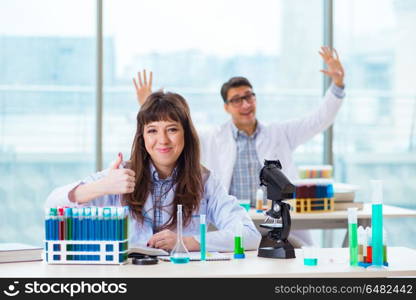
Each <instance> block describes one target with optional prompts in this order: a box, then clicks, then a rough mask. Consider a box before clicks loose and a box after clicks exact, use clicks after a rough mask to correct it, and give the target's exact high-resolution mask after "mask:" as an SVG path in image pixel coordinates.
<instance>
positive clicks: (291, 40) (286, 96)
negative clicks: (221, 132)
mask: <svg viewBox="0 0 416 300" xmlns="http://www.w3.org/2000/svg"><path fill="white" fill-rule="evenodd" d="M305 24H308V26H305ZM294 32H296V34H293V33H294ZM104 36H105V41H106V43H105V50H104V53H106V57H105V61H104V69H105V72H106V78H107V80H106V81H105V95H104V97H105V99H104V155H105V163H104V165H105V166H106V165H108V164H109V163H110V162H111V161H112V160H114V159H115V157H116V155H117V153H118V152H119V151H120V150H122V151H123V153H124V154H125V157H129V155H130V147H131V144H132V141H133V137H134V133H135V129H136V128H135V126H136V124H135V123H136V114H137V111H138V104H137V101H136V99H135V93H134V88H133V84H132V78H133V76H135V75H136V74H137V71H139V70H142V69H147V70H152V71H153V73H154V82H153V83H154V84H153V86H154V90H156V89H159V88H165V89H167V90H170V91H174V92H178V93H180V94H182V95H183V96H184V97H185V99H187V101H188V103H189V104H190V107H191V111H192V117H193V121H194V123H195V124H196V126H197V127H198V128H199V129H202V130H203V129H207V128H211V127H213V126H216V125H220V124H221V123H223V122H225V121H227V120H229V116H228V115H227V114H226V112H225V111H224V109H223V100H222V99H221V95H220V88H221V85H222V83H223V82H225V81H227V80H228V79H229V78H230V77H232V76H245V77H247V78H248V79H249V80H250V81H251V82H252V84H253V88H254V91H255V92H256V95H257V103H258V105H257V113H258V118H259V119H260V120H261V121H262V122H272V121H282V120H288V119H292V118H297V117H299V116H303V115H305V114H307V112H308V111H309V110H310V109H311V108H314V107H316V105H317V104H318V103H319V102H320V101H321V95H322V91H321V89H322V88H321V82H322V76H321V73H320V72H319V70H320V69H321V68H322V61H321V58H320V56H319V55H318V50H319V48H320V46H321V44H322V1H320V0H319V1H317V0H315V1H300V2H299V1H296V2H293V1H274V0H262V1H260V2H253V1H247V0H244V1H241V0H238V1H237V0H233V1H221V0H213V1H208V2H198V1H191V0H180V1H174V2H167V1H161V0H157V1H151V2H149V1H148V2H145V1H133V0H132V1H123V2H122V5H121V2H119V1H105V2H104ZM288 104H290V105H288ZM322 143H323V138H322V135H319V136H317V137H316V138H314V139H313V140H312V141H311V142H309V143H308V144H306V145H303V146H301V147H299V149H298V152H297V156H296V157H297V159H298V161H299V162H303V161H308V162H309V163H310V157H311V155H310V154H311V153H313V155H312V157H315V158H316V162H318V163H320V162H321V161H322Z"/></svg>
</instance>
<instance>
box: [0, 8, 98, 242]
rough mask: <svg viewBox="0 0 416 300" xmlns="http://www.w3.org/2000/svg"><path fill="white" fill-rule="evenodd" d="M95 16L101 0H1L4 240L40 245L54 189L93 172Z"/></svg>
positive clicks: (0, 234) (0, 232)
mask: <svg viewBox="0 0 416 300" xmlns="http://www.w3.org/2000/svg"><path fill="white" fill-rule="evenodd" d="M81 6H82V10H81V9H79V8H80V7H81ZM94 16H95V2H94V1H81V0H78V1H62V0H61V1H52V0H50V1H46V0H42V1H21V0H3V1H2V7H1V10H0V28H1V31H0V183H1V184H0V199H1V201H0V203H1V205H2V209H1V210H2V216H1V218H0V241H8V242H11V241H15V242H24V243H32V244H37V245H40V244H41V242H42V239H43V232H44V231H43V222H42V221H41V220H43V217H44V210H43V206H44V202H45V200H46V197H47V196H48V194H49V193H50V192H51V191H52V189H53V188H55V187H57V186H60V185H64V184H68V183H70V182H73V181H75V180H77V179H79V178H82V177H83V176H85V175H87V174H89V173H91V172H93V171H94V136H95V135H94V124H95V123H94V117H95V113H94V104H95V87H94V86H95V40H96V39H95V35H94V34H95V30H94V28H95V23H94V22H95V21H94V20H95V18H94ZM74 20H77V21H76V22H75V21H74Z"/></svg>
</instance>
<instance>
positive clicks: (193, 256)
mask: <svg viewBox="0 0 416 300" xmlns="http://www.w3.org/2000/svg"><path fill="white" fill-rule="evenodd" d="M128 253H141V254H146V255H151V256H157V257H158V258H159V259H161V260H164V261H169V260H170V257H169V252H167V251H165V250H162V249H156V248H151V247H147V246H144V245H134V246H132V247H131V248H129V250H128ZM189 255H190V260H191V261H198V260H200V258H201V253H200V252H189ZM230 259H231V257H230V256H227V255H226V254H222V253H219V252H207V255H206V260H207V261H215V260H230Z"/></svg>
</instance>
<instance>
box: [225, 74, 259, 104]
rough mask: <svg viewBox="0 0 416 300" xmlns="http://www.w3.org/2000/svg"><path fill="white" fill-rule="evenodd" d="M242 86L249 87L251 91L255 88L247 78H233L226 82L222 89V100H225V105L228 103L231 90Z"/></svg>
mask: <svg viewBox="0 0 416 300" xmlns="http://www.w3.org/2000/svg"><path fill="white" fill-rule="evenodd" d="M240 86H248V87H250V88H251V89H252V88H253V86H252V85H251V83H250V81H248V79H247V78H245V77H241V76H238V77H232V78H230V79H229V80H228V81H227V82H225V83H224V84H223V85H222V87H221V96H222V99H223V100H224V103H227V100H228V99H227V93H228V91H229V90H230V89H231V88H236V87H240Z"/></svg>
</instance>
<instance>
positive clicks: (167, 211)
mask: <svg viewBox="0 0 416 300" xmlns="http://www.w3.org/2000/svg"><path fill="white" fill-rule="evenodd" d="M123 166H126V168H123ZM120 195H121V196H120ZM178 204H182V206H183V209H182V211H183V236H184V243H185V245H186V247H187V249H188V250H190V251H198V250H199V246H200V245H199V223H200V215H201V214H204V215H206V220H207V224H210V223H212V224H213V225H214V226H215V227H216V228H217V229H218V230H217V231H210V232H208V233H207V235H206V247H207V250H211V251H232V250H233V247H234V235H235V233H236V232H237V231H240V230H242V234H243V239H244V247H245V248H246V249H257V248H258V246H259V243H260V239H261V235H260V233H259V232H258V231H257V229H256V227H255V226H254V224H253V222H252V220H251V219H250V217H249V216H248V214H247V212H246V211H245V210H244V208H242V207H241V206H239V204H238V201H237V200H236V198H235V197H233V196H229V195H228V194H227V192H226V190H225V189H224V187H223V185H222V184H221V183H220V181H219V179H217V178H216V177H215V176H214V174H212V173H211V172H210V171H209V170H208V169H206V168H204V167H203V166H202V165H201V164H200V146H199V139H198V136H197V133H196V131H195V128H194V125H193V123H192V120H191V118H190V112H189V107H188V105H187V103H186V101H185V99H184V98H183V97H182V96H180V95H178V94H174V93H164V92H156V93H153V94H151V95H150V96H149V98H148V99H147V101H146V103H145V104H144V105H143V106H142V107H141V109H140V111H139V113H138V115H137V131H136V135H135V138H134V142H133V146H132V153H131V157H130V161H129V162H128V163H127V164H125V163H124V162H123V159H122V156H121V154H119V156H118V158H117V160H116V162H114V164H113V165H112V166H111V167H110V168H109V169H107V170H104V171H102V172H99V173H96V174H93V175H91V176H89V177H87V178H86V179H84V180H82V181H78V182H74V183H72V184H69V185H66V186H63V187H60V188H57V189H56V190H54V191H53V192H52V193H51V194H50V196H49V197H48V199H47V201H46V206H47V207H53V206H65V205H68V206H77V205H81V206H90V205H91V206H120V205H128V206H129V209H130V214H131V217H132V222H133V232H132V233H131V237H130V242H131V243H132V244H141V245H148V246H150V247H155V248H161V249H165V250H171V249H172V248H173V247H174V246H175V243H176V232H175V230H176V212H177V205H178Z"/></svg>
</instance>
